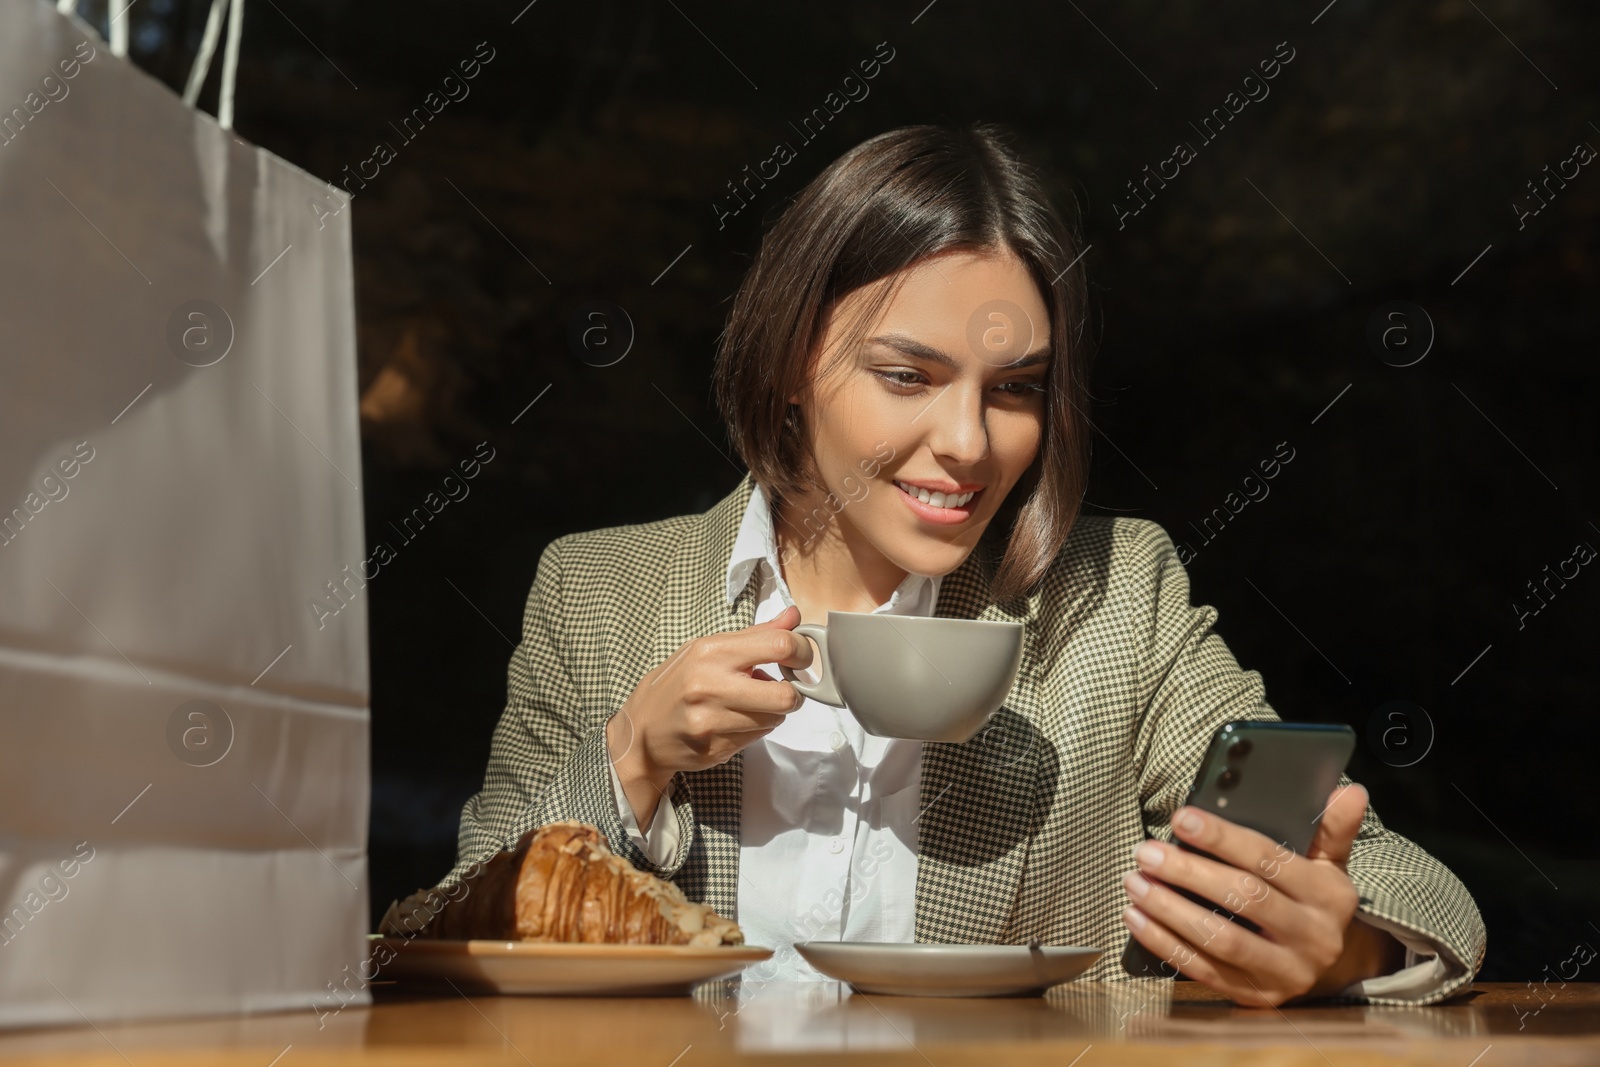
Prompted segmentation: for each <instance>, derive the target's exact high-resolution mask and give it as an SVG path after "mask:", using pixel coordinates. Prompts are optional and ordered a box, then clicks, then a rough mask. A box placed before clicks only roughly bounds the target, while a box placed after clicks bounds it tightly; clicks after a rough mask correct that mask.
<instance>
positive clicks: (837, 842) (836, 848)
mask: <svg viewBox="0 0 1600 1067" xmlns="http://www.w3.org/2000/svg"><path fill="white" fill-rule="evenodd" d="M828 851H829V852H831V853H833V854H834V855H835V856H837V855H838V854H839V853H841V852H843V851H844V838H842V837H834V838H829V839H828Z"/></svg>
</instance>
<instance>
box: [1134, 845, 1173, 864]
mask: <svg viewBox="0 0 1600 1067" xmlns="http://www.w3.org/2000/svg"><path fill="white" fill-rule="evenodd" d="M1133 858H1134V859H1136V860H1138V861H1139V866H1141V867H1150V868H1155V867H1159V866H1161V861H1162V860H1163V859H1165V858H1166V856H1165V855H1164V854H1163V853H1162V851H1161V846H1160V845H1158V844H1156V843H1155V842H1154V841H1146V842H1145V843H1144V844H1142V845H1140V846H1139V847H1138V848H1136V849H1134V850H1133Z"/></svg>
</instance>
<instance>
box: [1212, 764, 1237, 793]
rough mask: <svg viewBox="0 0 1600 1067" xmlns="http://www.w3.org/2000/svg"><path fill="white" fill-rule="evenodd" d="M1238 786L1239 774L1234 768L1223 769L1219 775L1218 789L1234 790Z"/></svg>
mask: <svg viewBox="0 0 1600 1067" xmlns="http://www.w3.org/2000/svg"><path fill="white" fill-rule="evenodd" d="M1238 784H1239V772H1238V771H1236V770H1234V769H1233V768H1232V767H1225V768H1223V770H1222V773H1221V774H1219V775H1217V788H1218V789H1232V788H1233V787H1234V786H1236V785H1238Z"/></svg>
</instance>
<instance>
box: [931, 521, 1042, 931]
mask: <svg viewBox="0 0 1600 1067" xmlns="http://www.w3.org/2000/svg"><path fill="white" fill-rule="evenodd" d="M990 566H991V564H989V563H987V562H986V561H985V560H984V559H983V558H982V557H981V554H980V551H978V550H975V551H974V552H973V553H971V554H970V555H969V556H968V557H967V559H966V560H965V561H964V562H963V563H962V564H961V566H960V567H958V568H956V569H955V570H954V571H952V572H950V574H948V575H946V576H945V578H944V580H943V581H942V582H941V583H940V586H939V604H938V608H937V610H936V614H937V615H939V616H942V617H945V618H956V619H973V618H976V619H982V620H985V621H991V622H1021V623H1024V624H1025V625H1024V628H1023V646H1022V666H1021V668H1020V669H1019V670H1018V671H1017V678H1016V681H1015V682H1014V683H1013V684H1012V687H1011V693H1010V695H1009V696H1008V697H1007V698H1006V701H1005V704H1004V705H1003V706H1002V707H1001V708H1000V710H999V711H997V712H995V715H994V718H993V719H992V720H991V721H990V725H989V726H988V727H986V728H985V729H984V730H983V731H981V732H980V733H979V734H978V735H977V736H976V737H974V738H972V739H971V740H970V741H967V742H966V743H964V744H959V745H951V744H938V743H933V742H928V743H925V744H924V745H923V746H922V787H921V791H920V797H919V799H920V808H921V814H920V815H918V816H917V824H918V826H917V851H918V859H917V914H916V939H917V940H918V941H929V942H938V943H952V944H998V943H1002V938H1004V937H1007V936H1013V937H1015V936H1021V935H1020V933H1015V932H1011V931H1008V925H1009V920H1010V918H1011V913H1012V908H1013V906H1014V904H1015V902H1016V897H1017V886H1018V883H1019V881H1020V879H1021V876H1022V868H1023V865H1024V863H1025V861H1026V859H1027V855H1028V846H1029V842H1030V840H1031V837H1032V834H1033V831H1034V830H1035V828H1036V824H1037V820H1038V817H1039V813H1038V812H1037V811H1036V810H1035V805H1036V803H1037V800H1038V797H1039V796H1040V792H1039V787H1038V780H1039V777H1040V775H1041V773H1045V774H1048V775H1049V776H1050V777H1051V778H1052V779H1054V777H1055V776H1056V774H1057V773H1058V768H1057V765H1056V756H1055V752H1054V749H1053V748H1051V747H1050V746H1048V745H1047V744H1046V743H1045V741H1044V739H1043V737H1042V735H1041V734H1040V732H1039V728H1038V725H1037V724H1038V723H1039V722H1040V705H1039V692H1038V685H1037V672H1036V669H1035V668H1036V663H1037V659H1036V650H1035V648H1034V633H1033V627H1032V626H1031V625H1027V624H1028V623H1029V622H1030V621H1031V611H1030V607H1029V604H1028V602H1025V601H1021V600H1017V601H1007V602H1006V603H1005V604H999V603H990V598H989V574H990V569H989V568H990ZM1051 791H1052V792H1053V784H1052V790H1051Z"/></svg>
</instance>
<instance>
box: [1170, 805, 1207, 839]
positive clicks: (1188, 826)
mask: <svg viewBox="0 0 1600 1067" xmlns="http://www.w3.org/2000/svg"><path fill="white" fill-rule="evenodd" d="M1176 825H1177V827H1178V829H1180V830H1182V831H1183V832H1185V833H1189V834H1197V833H1199V832H1200V825H1201V823H1200V816H1199V815H1198V814H1197V813H1196V812H1195V810H1194V809H1193V808H1184V809H1183V810H1182V811H1180V812H1179V813H1178V819H1177V823H1176Z"/></svg>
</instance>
